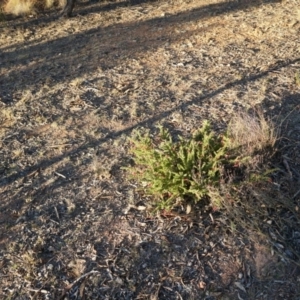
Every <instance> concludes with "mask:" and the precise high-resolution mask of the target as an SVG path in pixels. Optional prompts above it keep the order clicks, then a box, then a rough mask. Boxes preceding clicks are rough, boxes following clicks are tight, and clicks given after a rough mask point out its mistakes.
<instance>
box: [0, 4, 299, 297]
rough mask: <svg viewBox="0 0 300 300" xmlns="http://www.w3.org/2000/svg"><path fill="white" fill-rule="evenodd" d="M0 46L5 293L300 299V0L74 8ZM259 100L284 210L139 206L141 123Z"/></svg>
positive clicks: (16, 23)
mask: <svg viewBox="0 0 300 300" xmlns="http://www.w3.org/2000/svg"><path fill="white" fill-rule="evenodd" d="M0 51H1V52H0V122H1V123H0V124H1V126H0V200H1V201H0V298H1V299H207V300H208V299H211V300H212V299H244V300H245V299H267V300H270V299H300V287H299V286H300V269H299V264H298V261H299V256H300V230H299V228H300V227H299V217H300V215H299V206H300V205H299V202H300V193H299V189H300V144H299V142H300V114H299V113H300V106H299V104H300V2H299V1H296V0H284V1H271V0H269V1H263V0H262V1H250V0H248V1H247V0H244V1H243V0H241V1H220V0H218V1H214V0H212V1H208V0H189V1H182V0H161V1H155V2H153V1H149V2H148V1H132V2H127V1H106V2H91V3H90V2H81V3H79V4H78V5H77V6H76V9H75V11H74V17H73V18H71V19H68V20H62V19H58V18H57V12H55V11H50V12H44V13H41V14H38V15H36V16H29V17H22V18H8V19H7V20H5V21H3V22H1V23H0ZM258 106H259V107H262V108H263V110H264V113H265V114H266V115H267V116H269V117H271V118H274V119H273V120H275V121H276V122H277V123H278V124H279V123H281V124H285V125H284V126H283V130H282V136H283V138H282V140H281V142H280V145H281V149H280V151H279V154H278V155H276V157H275V160H274V159H273V160H274V161H273V164H274V165H276V167H277V168H278V171H277V173H276V174H275V175H274V178H273V179H274V182H273V183H270V187H269V188H270V189H271V190H272V189H273V190H272V193H273V196H274V197H273V198H274V199H279V200H280V201H281V200H282V199H285V202H286V203H288V204H289V207H290V209H285V208H284V209H283V208H282V207H281V206H280V205H278V206H276V207H273V208H272V207H271V208H270V209H268V211H267V214H265V216H264V218H261V224H260V226H259V228H257V231H255V230H254V231H249V230H246V229H245V228H243V227H242V226H239V224H236V223H235V222H234V219H230V218H229V217H228V216H226V214H223V213H222V212H220V211H216V212H214V211H212V210H211V208H210V207H209V206H208V207H206V208H202V209H201V210H199V211H197V209H193V210H192V212H191V213H190V214H184V213H180V214H179V213H178V214H176V213H175V212H174V213H165V214H160V215H157V216H153V215H150V214H149V213H148V212H147V211H145V210H140V208H143V207H144V206H143V205H142V204H144V203H146V202H147V198H145V197H143V195H141V194H140V193H139V192H138V191H137V190H136V188H135V184H134V182H129V181H128V180H127V179H126V176H125V175H126V172H125V171H124V170H123V169H122V167H124V166H127V165H128V163H129V161H130V157H129V155H128V152H127V150H128V143H127V140H128V137H130V136H132V134H133V132H134V131H135V130H137V129H139V128H142V127H143V128H150V129H151V130H155V126H156V125H157V124H162V125H165V126H167V127H168V128H170V129H171V130H172V132H173V133H180V134H182V135H186V136H189V134H190V133H191V132H192V131H193V130H194V129H196V128H198V127H200V126H201V123H202V121H203V120H204V119H208V120H210V121H211V123H212V124H213V126H214V128H215V130H224V129H225V128H226V125H227V124H228V122H229V120H230V118H231V116H232V114H233V113H234V112H236V111H237V110H238V109H245V110H247V109H251V108H255V107H258ZM249 201H250V200H249ZM275 211H279V213H278V214H275ZM278 216H280V218H279V217H278ZM250 218H251V216H250ZM259 231H261V232H259ZM262 233H264V234H262Z"/></svg>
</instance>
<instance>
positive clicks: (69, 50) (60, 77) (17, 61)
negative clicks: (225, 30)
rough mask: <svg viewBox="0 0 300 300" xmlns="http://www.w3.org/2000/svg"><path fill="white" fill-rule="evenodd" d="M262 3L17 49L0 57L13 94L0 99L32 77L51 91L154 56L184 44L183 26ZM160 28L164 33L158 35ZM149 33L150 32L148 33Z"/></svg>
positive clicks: (227, 5) (227, 6) (226, 5)
mask: <svg viewBox="0 0 300 300" xmlns="http://www.w3.org/2000/svg"><path fill="white" fill-rule="evenodd" d="M274 2H276V1H274ZM263 4H264V3H262V2H260V1H257V2H256V1H253V2H252V1H251V2H249V1H247V2H246V4H245V3H244V2H235V1H234V2H225V3H221V4H219V3H217V4H210V5H207V6H204V7H200V8H197V9H193V10H191V11H186V12H183V13H180V14H176V15H171V16H166V17H159V18H154V19H151V20H147V21H143V22H134V23H121V24H115V25H111V26H108V27H104V28H101V27H96V28H93V29H90V30H88V31H86V32H83V33H76V34H72V35H68V36H66V37H62V38H58V39H55V40H50V41H47V42H43V43H40V44H36V45H29V46H27V47H26V48H23V47H22V46H21V45H19V47H18V48H17V49H15V50H12V51H5V52H2V53H1V54H0V59H1V61H2V62H3V63H2V64H1V68H2V70H3V71H2V75H1V76H0V82H1V84H2V85H3V86H5V90H10V91H11V93H10V95H3V94H2V95H0V97H1V100H2V101H3V102H4V103H10V102H11V101H12V100H13V99H12V95H13V94H14V93H18V92H19V91H22V90H24V89H30V88H31V87H32V79H31V78H32V77H38V78H39V79H40V85H43V84H45V81H47V80H48V81H47V82H48V85H49V82H50V86H53V85H54V84H55V83H58V82H69V81H71V80H72V79H75V78H78V77H81V76H83V75H84V74H87V73H90V72H95V71H97V69H99V68H102V69H107V68H113V67H114V66H116V65H118V64H119V62H120V61H122V60H123V59H124V56H131V57H132V56H138V55H139V53H144V52H146V51H149V50H150V49H151V51H153V50H155V49H157V48H159V47H160V46H161V45H163V44H165V43H166V42H169V43H170V44H172V43H173V42H175V41H180V40H184V39H186V36H187V35H188V34H192V33H193V31H190V32H186V31H185V32H181V31H180V32H177V31H176V27H177V26H180V24H182V23H186V22H189V21H193V20H200V19H204V18H211V17H212V16H215V15H219V14H226V13H229V12H234V11H238V10H242V9H245V7H247V8H256V7H259V6H261V5H263ZM59 22H65V21H59ZM58 26H59V24H58ZM212 26H218V24H213V25H212ZM159 28H163V30H158V29H159ZM203 30H204V29H203ZM146 32H148V33H147V34H145V33H146ZM150 32H152V33H151V35H150ZM82 64H84V67H82ZM12 66H13V69H12V68H11V67H12ZM49 79H50V80H49Z"/></svg>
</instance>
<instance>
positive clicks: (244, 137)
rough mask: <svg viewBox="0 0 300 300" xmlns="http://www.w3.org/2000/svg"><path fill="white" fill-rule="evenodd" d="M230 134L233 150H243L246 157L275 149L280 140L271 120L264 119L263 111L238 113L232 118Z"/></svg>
mask: <svg viewBox="0 0 300 300" xmlns="http://www.w3.org/2000/svg"><path fill="white" fill-rule="evenodd" d="M228 134H229V137H230V138H231V140H232V147H233V148H236V147H238V148H241V150H242V152H243V154H244V155H245V156H253V155H255V154H257V153H261V152H264V151H265V150H269V149H273V148H274V146H275V143H276V141H277V140H278V132H277V130H276V128H275V125H274V124H273V123H272V121H271V120H268V119H266V118H265V117H264V115H263V112H262V111H261V110H257V111H256V112H255V113H254V114H249V113H246V112H238V113H236V114H235V115H233V117H232V118H231V121H230V123H229V125H228Z"/></svg>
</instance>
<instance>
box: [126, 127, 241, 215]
mask: <svg viewBox="0 0 300 300" xmlns="http://www.w3.org/2000/svg"><path fill="white" fill-rule="evenodd" d="M131 141H132V146H131V150H130V152H131V153H132V154H133V158H134V162H135V164H134V166H132V167H129V168H127V170H128V171H129V173H130V176H131V178H133V179H135V180H137V181H139V182H140V183H141V186H142V189H143V190H144V191H145V192H146V194H148V195H152V196H154V198H155V200H156V202H155V206H156V208H157V209H171V208H172V207H174V205H176V204H177V203H178V201H182V200H191V201H193V202H194V203H196V202H198V201H200V200H202V199H204V198H207V197H209V198H212V197H215V196H216V194H218V192H217V191H218V188H219V185H220V181H221V178H222V176H223V173H224V172H223V170H224V168H228V167H229V166H230V165H231V166H233V165H234V163H237V162H236V161H235V160H234V159H233V158H232V157H231V155H230V154H229V152H228V150H229V147H228V142H229V141H228V139H227V137H226V136H217V135H215V134H214V133H213V131H212V130H211V127H210V124H209V123H208V122H207V121H205V122H204V123H203V126H202V127H201V129H199V130H198V131H197V132H195V134H194V135H193V136H192V138H191V139H189V140H186V139H183V138H180V139H179V141H178V142H174V141H173V139H172V137H171V135H170V133H169V132H168V130H166V129H164V128H162V127H160V132H159V134H158V136H157V138H156V139H154V140H152V139H151V138H150V136H149V134H145V135H141V134H138V136H137V137H136V138H135V139H132V140H131Z"/></svg>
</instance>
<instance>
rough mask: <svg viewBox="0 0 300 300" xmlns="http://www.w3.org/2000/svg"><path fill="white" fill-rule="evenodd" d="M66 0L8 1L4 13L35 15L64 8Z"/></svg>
mask: <svg viewBox="0 0 300 300" xmlns="http://www.w3.org/2000/svg"><path fill="white" fill-rule="evenodd" d="M64 2H65V1H64V0H7V1H6V3H5V4H4V6H3V11H4V12H5V13H8V14H13V15H16V16H19V15H25V14H30V13H34V12H35V11H36V10H43V9H48V8H51V7H53V6H56V5H58V6H63V4H64Z"/></svg>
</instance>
